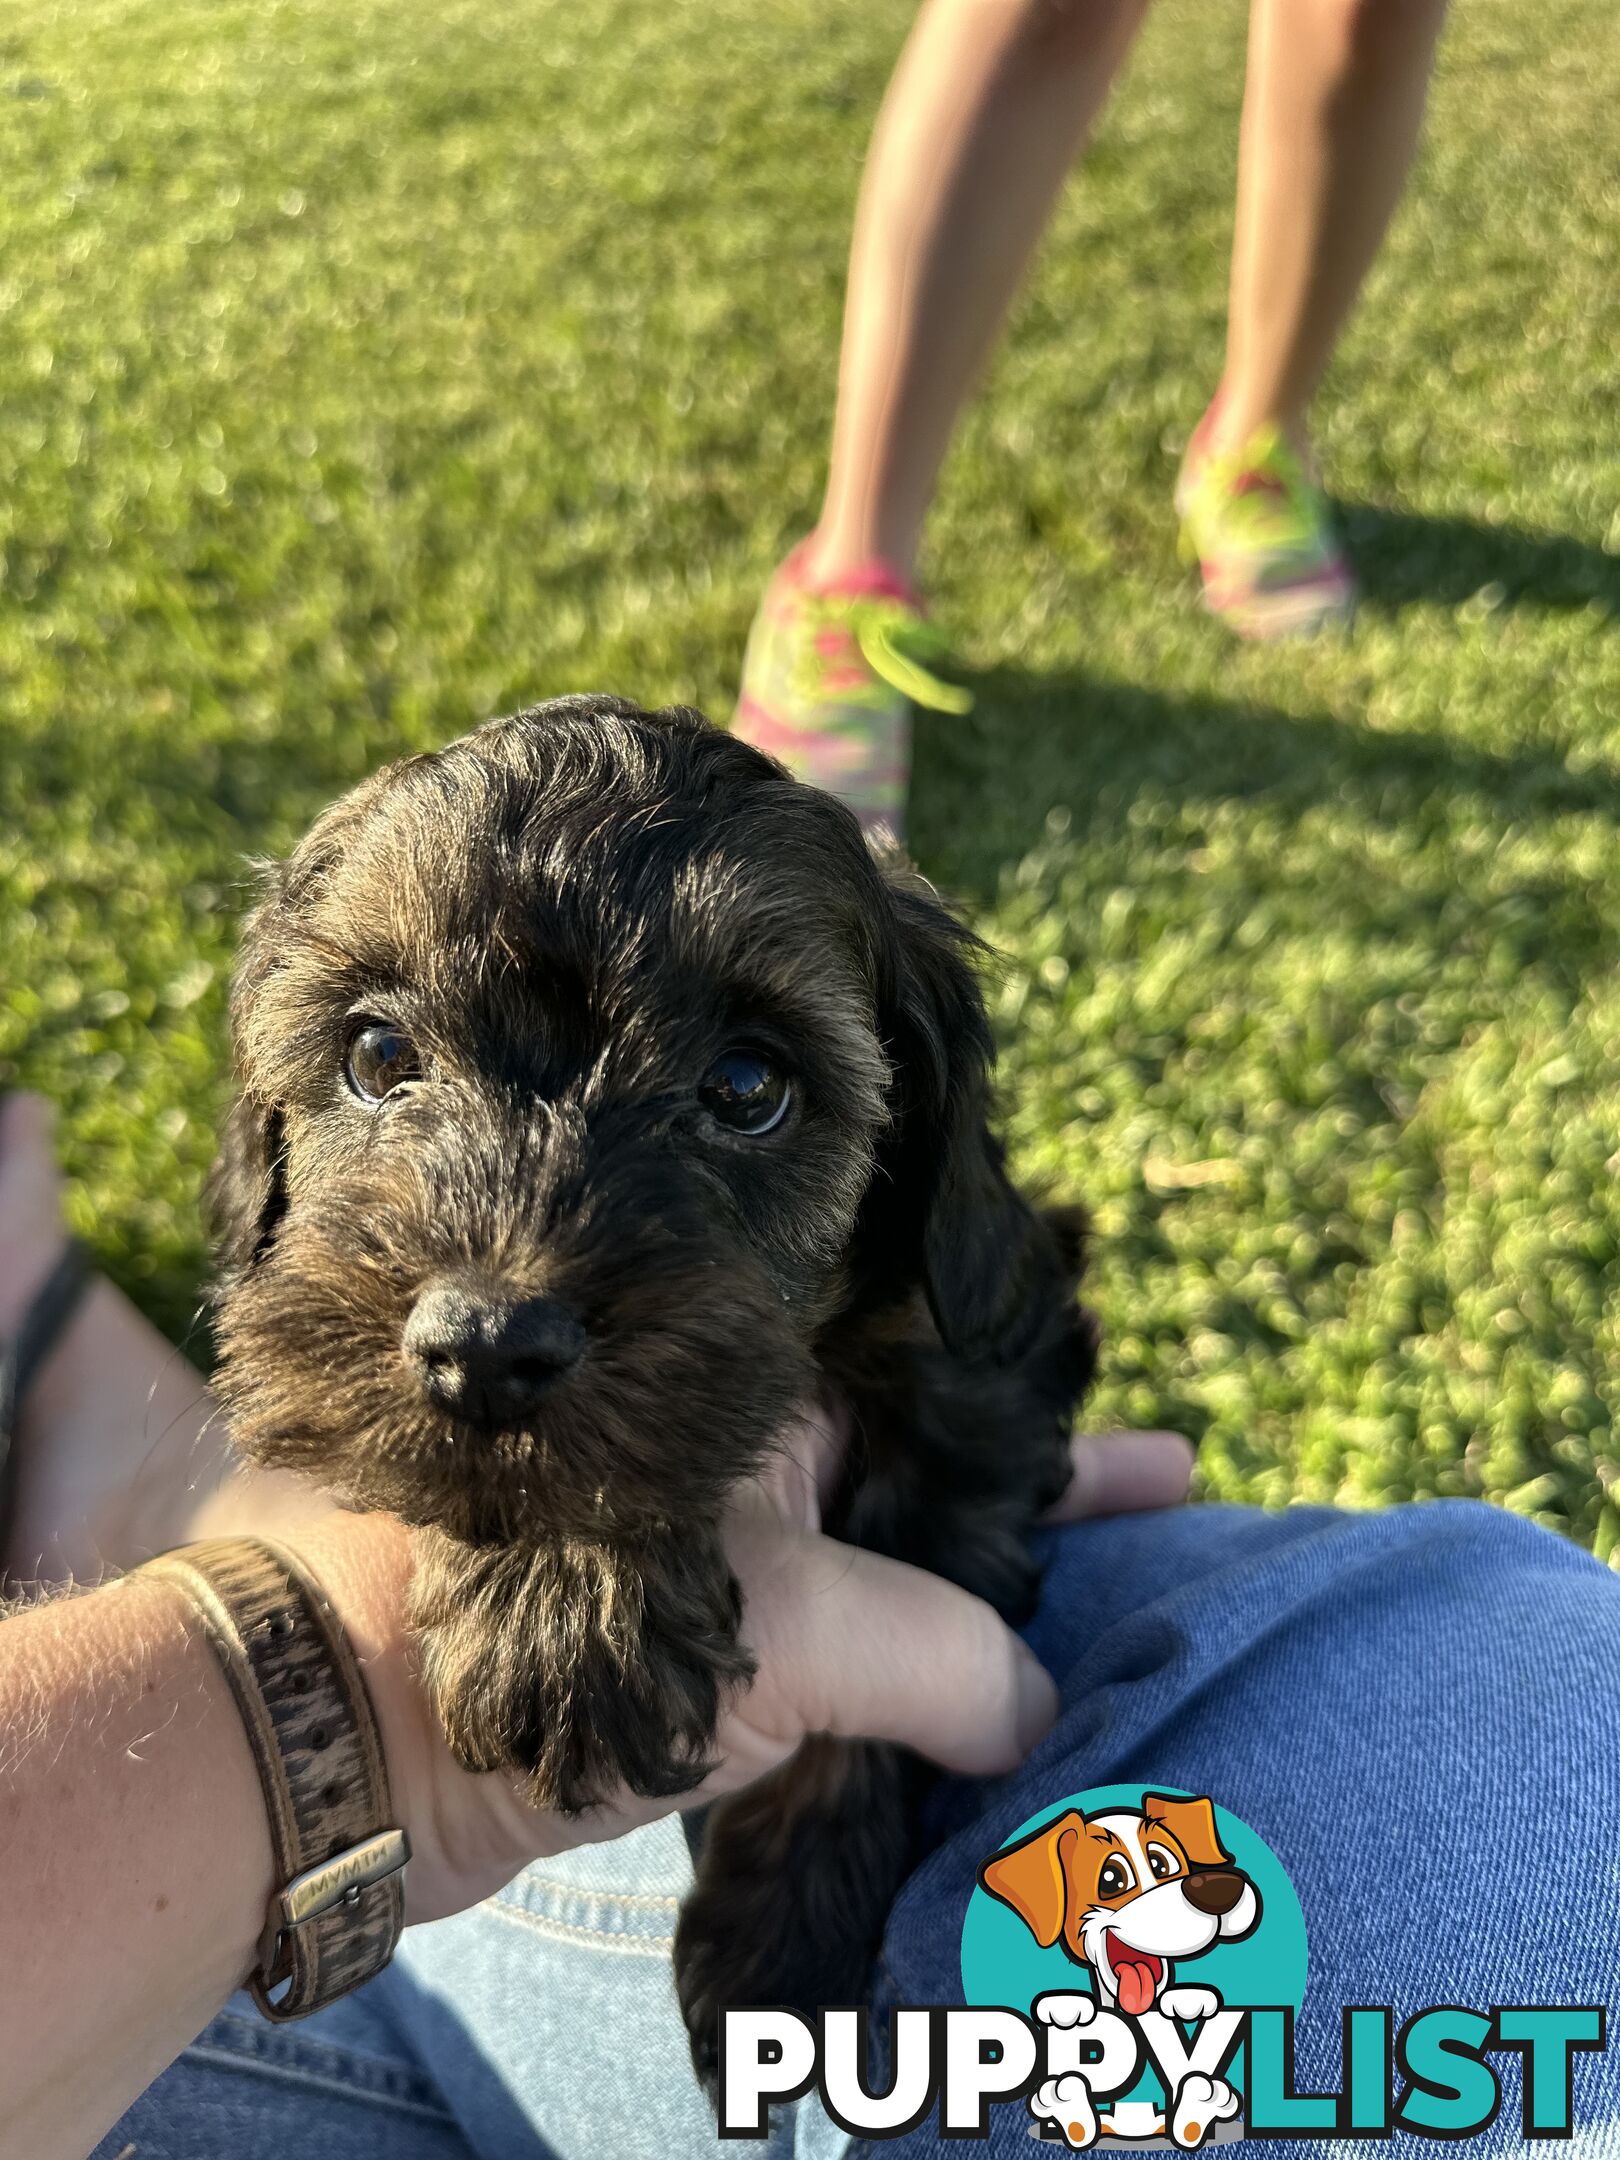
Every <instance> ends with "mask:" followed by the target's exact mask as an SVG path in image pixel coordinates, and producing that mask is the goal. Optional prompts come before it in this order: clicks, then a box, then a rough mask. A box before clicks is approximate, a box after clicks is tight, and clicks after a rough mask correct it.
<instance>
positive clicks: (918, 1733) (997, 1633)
mask: <svg viewBox="0 0 1620 2160" xmlns="http://www.w3.org/2000/svg"><path fill="white" fill-rule="evenodd" d="M802 1558H803V1563H804V1565H803V1568H802V1570H798V1569H796V1570H794V1572H795V1573H800V1574H801V1583H800V1588H799V1594H798V1595H796V1596H795V1597H794V1598H793V1599H792V1601H791V1605H790V1607H789V1610H788V1613H787V1615H786V1617H787V1621H788V1625H787V1626H786V1627H785V1628H784V1630H783V1634H784V1637H785V1638H786V1639H784V1640H783V1641H782V1642H781V1643H780V1644H779V1645H776V1646H774V1650H773V1647H772V1646H769V1645H762V1646H761V1647H762V1649H763V1650H764V1656H763V1657H762V1660H761V1664H762V1670H763V1671H769V1672H770V1673H771V1678H772V1684H773V1686H774V1687H777V1688H780V1689H781V1690H782V1691H783V1692H784V1694H785V1695H786V1697H787V1700H788V1703H789V1705H790V1707H791V1710H792V1712H793V1713H794V1715H795V1719H796V1721H797V1720H802V1729H804V1730H806V1731H811V1732H818V1731H819V1732H836V1733H842V1734H844V1735H845V1736H847V1737H855V1736H857V1735H858V1736H860V1737H862V1738H865V1739H871V1740H898V1741H900V1742H901V1743H903V1745H905V1746H906V1747H911V1748H915V1749H916V1750H917V1751H918V1753H919V1754H922V1755H926V1756H928V1757H929V1758H930V1760H931V1761H933V1762H937V1763H940V1764H942V1765H943V1766H944V1767H945V1768H946V1769H948V1770H956V1771H959V1772H961V1773H962V1774H963V1775H964V1776H968V1777H988V1776H992V1775H994V1774H996V1773H997V1772H1000V1771H1003V1770H1011V1769H1013V1768H1015V1767H1016V1765H1017V1764H1019V1763H1020V1762H1022V1761H1023V1759H1024V1757H1025V1756H1026V1755H1027V1754H1028V1753H1029V1751H1030V1749H1031V1748H1032V1747H1033V1746H1034V1744H1035V1742H1036V1741H1037V1740H1038V1739H1039V1738H1040V1737H1041V1735H1042V1734H1043V1733H1044V1732H1045V1731H1046V1729H1047V1728H1048V1726H1049V1725H1050V1724H1051V1723H1052V1721H1053V1719H1054V1718H1055V1717H1056V1715H1057V1708H1058V1698H1057V1689H1056V1688H1055V1687H1054V1685H1053V1683H1052V1681H1051V1678H1050V1677H1049V1675H1048V1674H1047V1673H1046V1671H1045V1670H1044V1668H1043V1667H1042V1666H1041V1665H1040V1664H1039V1663H1037V1661H1036V1660H1035V1658H1034V1657H1032V1656H1031V1654H1030V1653H1029V1651H1028V1650H1026V1649H1025V1648H1024V1646H1023V1644H1022V1643H1021V1642H1020V1641H1019V1640H1018V1637H1017V1636H1016V1635H1015V1634H1014V1633H1013V1632H1012V1630H1011V1629H1010V1628H1009V1627H1008V1626H1007V1625H1006V1624H1005V1622H1004V1621H1002V1620H1001V1618H1000V1617H999V1616H998V1615H997V1614H996V1613H995V1612H994V1611H993V1610H992V1608H991V1607H990V1606H988V1605H986V1604H985V1603H984V1602H983V1600H982V1599H980V1598H975V1597H970V1596H969V1595H968V1593H967V1592H966V1591H965V1590H959V1589H957V1587H956V1586H955V1584H953V1583H948V1582H945V1581H943V1580H942V1579H941V1578H940V1577H939V1576H937V1575H930V1574H928V1573H926V1572H925V1571H924V1570H923V1569H921V1568H914V1567H908V1566H906V1565H905V1563H904V1562H902V1561H899V1560H888V1559H885V1558H883V1557H882V1556H881V1555H879V1554H877V1553H869V1552H858V1551H856V1550H855V1549H854V1548H852V1547H850V1546H847V1545H838V1544H835V1543H834V1542H833V1541H832V1540H831V1539H829V1538H815V1539H812V1540H807V1541H806V1543H805V1546H804V1548H803V1551H802Z"/></svg>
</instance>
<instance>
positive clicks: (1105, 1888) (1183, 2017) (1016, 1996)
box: [962, 1786, 1306, 2152]
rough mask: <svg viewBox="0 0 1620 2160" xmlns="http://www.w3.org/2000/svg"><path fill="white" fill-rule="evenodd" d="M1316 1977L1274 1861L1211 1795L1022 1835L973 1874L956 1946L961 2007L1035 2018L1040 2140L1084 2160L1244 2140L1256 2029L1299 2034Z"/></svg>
mask: <svg viewBox="0 0 1620 2160" xmlns="http://www.w3.org/2000/svg"><path fill="white" fill-rule="evenodd" d="M1305 1960H1306V1941H1305V1921H1304V1917H1303V1915H1302V1914H1301V1912H1300V1907H1299V1900H1298V1898H1297V1897H1296V1896H1295V1895H1294V1890H1293V1885H1292V1884H1291V1883H1290V1882H1289V1880H1288V1876H1287V1874H1286V1872H1285V1871H1284V1869H1283V1867H1282V1864H1281V1862H1280V1861H1279V1860H1278V1859H1277V1857H1276V1855H1275V1854H1274V1853H1273V1852H1272V1851H1271V1850H1270V1849H1269V1847H1267V1846H1266V1845H1265V1844H1264V1843H1263V1842H1262V1840H1261V1839H1259V1838H1258V1837H1256V1836H1255V1834H1254V1832H1253V1831H1252V1830H1250V1829H1249V1828H1248V1827H1247V1825H1246V1824H1243V1823H1241V1822H1239V1821H1238V1819H1237V1818H1236V1817H1235V1816H1232V1815H1229V1814H1228V1813H1227V1812H1226V1810H1225V1809H1220V1810H1217V1808H1216V1806H1215V1804H1214V1802H1213V1801H1212V1800H1211V1799H1210V1798H1209V1796H1208V1795H1207V1794H1204V1793H1191V1794H1189V1793H1172V1792H1159V1791H1154V1790H1152V1789H1151V1788H1148V1789H1143V1788H1141V1787H1136V1786H1107V1787H1102V1788H1098V1789H1096V1790H1094V1791H1091V1792H1087V1793H1081V1794H1078V1795H1077V1796H1076V1797H1075V1798H1074V1799H1072V1800H1068V1801H1064V1802H1062V1803H1061V1804H1060V1805H1058V1806H1057V1807H1055V1808H1051V1809H1048V1810H1047V1811H1046V1812H1045V1813H1043V1814H1041V1815H1039V1816H1036V1817H1035V1818H1034V1820H1033V1821H1032V1822H1030V1823H1027V1824H1025V1825H1024V1827H1023V1828H1022V1829H1021V1830H1019V1831H1018V1832H1016V1833H1015V1834H1014V1836H1013V1837H1012V1838H1011V1839H1009V1841H1008V1842H1007V1843H1006V1844H1005V1845H1003V1846H1002V1847H1001V1849H1000V1850H999V1851H998V1852H995V1853H993V1854H991V1856H990V1857H989V1858H988V1859H987V1860H986V1861H985V1862H984V1864H983V1866H982V1867H981V1868H980V1869H979V1887H978V1889H977V1891H976V1892H975V1893H974V1896H973V1900H972V1902H971V1904H970V1905H969V1908H968V1914H967V1921H966V1924H965V1926H964V1928H963V1932H962V1986H963V1993H964V1994H965V1995H966V1997H967V1999H968V2001H969V2002H974V2003H992V2002H993V2003H1003V2004H1006V2005H1008V2006H1015V2007H1019V2008H1023V2007H1024V2006H1026V2005H1027V2007H1028V2010H1029V2014H1030V2017H1031V2019H1032V2020H1033V2022H1034V2023H1035V2024H1036V2025H1037V2026H1038V2027H1040V2028H1042V2029H1043V2038H1044V2042H1045V2045H1044V2050H1043V2056H1042V2067H1043V2071H1044V2073H1045V2074H1044V2075H1043V2076H1042V2078H1041V2080H1040V2082H1039V2084H1038V2085H1037V2086H1036V2087H1035V2089H1034V2090H1033V2091H1032V2092H1030V2093H1029V2094H1028V2096H1027V2099H1026V2103H1025V2104H1026V2106H1027V2108H1028V2110H1029V2113H1030V2115H1031V2117H1032V2118H1033V2121H1032V2124H1031V2130H1032V2134H1033V2135H1036V2136H1039V2137H1044V2138H1047V2139H1051V2140H1055V2141H1060V2142H1061V2143H1063V2144H1064V2145H1067V2146H1068V2147H1069V2149H1070V2150H1071V2151H1076V2152H1085V2151H1089V2150H1090V2149H1091V2148H1092V2147H1093V2146H1094V2145H1098V2144H1101V2143H1104V2142H1105V2141H1106V2143H1107V2145H1108V2146H1109V2147H1111V2148H1113V2147H1120V2146H1127V2147H1133V2148H1140V2149H1144V2150H1152V2149H1155V2148H1159V2149H1172V2148H1173V2149H1179V2150H1181V2151H1184V2152H1187V2151H1195V2150H1197V2149H1198V2148H1199V2147H1200V2146H1203V2145H1221V2144H1231V2143H1234V2142H1235V2141H1236V2140H1237V2139H1239V2138H1241V2137H1243V2136H1244V2135H1245V2134H1246V2123H1245V2118H1244V2113H1243V2108H1244V2089H1245V2085H1246V2083H1247V2082H1248V2078H1247V2064H1246V2060H1245V2053H1244V2040H1245V2037H1246V2033H1245V2026H1246V2018H1245V2013H1246V2012H1251V2011H1254V2010H1259V2009H1267V2010H1276V2011H1280V2012H1283V2013H1285V2014H1286V2015H1287V2017H1288V2018H1289V2020H1290V2021H1291V2020H1292V2018H1293V2017H1294V2016H1295V2015H1296V2014H1297V2012H1298V2010H1299V2008H1300V2004H1301V2002H1302V1999H1303V1997H1304V1992H1305ZM1290 2030H1291V2023H1290Z"/></svg>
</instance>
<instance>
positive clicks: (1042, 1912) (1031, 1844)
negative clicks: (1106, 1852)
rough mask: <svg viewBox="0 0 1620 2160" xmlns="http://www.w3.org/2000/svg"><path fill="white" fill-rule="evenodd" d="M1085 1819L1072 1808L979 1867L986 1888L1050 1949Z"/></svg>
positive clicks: (1060, 1925) (1060, 1920) (1065, 1906)
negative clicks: (1071, 1862)
mask: <svg viewBox="0 0 1620 2160" xmlns="http://www.w3.org/2000/svg"><path fill="white" fill-rule="evenodd" d="M1085 1820H1086V1818H1085V1817H1084V1816H1083V1815H1082V1814H1080V1813H1079V1812H1078V1811H1077V1810H1076V1809H1074V1808H1070V1810H1069V1812H1068V1813H1067V1814H1066V1815H1060V1816H1059V1817H1058V1819H1057V1821H1056V1822H1052V1823H1048V1824H1047V1825H1046V1826H1045V1828H1044V1829H1041V1830H1037V1831H1035V1833H1034V1834H1033V1835H1032V1836H1030V1837H1027V1838H1024V1839H1022V1840H1021V1841H1020V1842H1019V1843H1018V1844H1016V1845H1009V1846H1008V1847H1007V1848H1006V1850H1005V1851H1003V1852H998V1853H997V1854H996V1855H995V1856H994V1858H993V1859H990V1860H987V1861H986V1862H985V1863H984V1866H983V1867H982V1868H980V1870H979V1881H980V1884H981V1885H982V1886H983V1888H984V1889H986V1890H988V1891H989V1893H990V1895H991V1896H992V1897H993V1898H999V1899H1000V1900H1001V1902H1002V1904H1003V1905H1010V1906H1011V1907H1012V1909H1013V1911H1014V1912H1015V1913H1017V1915H1018V1917H1019V1919H1020V1920H1022V1921H1023V1923H1024V1925H1025V1927H1027V1928H1028V1929H1029V1932H1030V1933H1031V1934H1032V1935H1033V1936H1034V1938H1035V1940H1036V1941H1037V1942H1038V1943H1039V1944H1040V1946H1041V1948H1042V1949H1043V1950H1050V1949H1051V1947H1052V1945H1053V1944H1054V1943H1055V1942H1056V1941H1057V1939H1058V1937H1059V1936H1060V1935H1061V1934H1062V1933H1063V1915H1064V1913H1065V1912H1066V1911H1067V1909H1068V1899H1069V1883H1068V1868H1069V1864H1070V1859H1071V1856H1072V1854H1073V1852H1074V1849H1075V1846H1076V1845H1077V1844H1078V1842H1079V1838H1080V1832H1081V1830H1082V1829H1083V1828H1084V1826H1085Z"/></svg>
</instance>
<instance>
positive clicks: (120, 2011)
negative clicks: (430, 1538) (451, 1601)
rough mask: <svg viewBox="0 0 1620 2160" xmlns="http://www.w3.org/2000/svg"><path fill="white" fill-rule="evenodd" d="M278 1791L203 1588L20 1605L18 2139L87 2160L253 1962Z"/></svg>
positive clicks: (5, 1670) (2, 2030)
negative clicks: (239, 1699) (236, 1698)
mask: <svg viewBox="0 0 1620 2160" xmlns="http://www.w3.org/2000/svg"><path fill="white" fill-rule="evenodd" d="M270 1878H271V1852H270V1839H269V1832H268V1828H267V1825H266V1819H265V1808H264V1801H263V1798H262V1797H261V1794H260V1790H259V1783H258V1777H257V1773H256V1771H255V1769H254V1764H253V1758H252V1755H251V1754H250V1752H249V1748H248V1743H247V1738H246V1735H245V1734H244V1732H243V1729H242V1725H241V1720H240V1718H239V1716H238V1714H237V1710H236V1707H235V1704H234V1703H233V1701H232V1699H231V1695H230V1690H229V1688H228V1686H227V1684H226V1681H225V1678H224V1676H223V1674H222V1673H221V1671H220V1669H219V1667H218V1665H217V1663H216V1662H215V1659H214V1656H213V1653H212V1651H211V1650H210V1649H209V1647H208V1644H207V1642H206V1640H205V1638H204V1636H203V1633H202V1629H201V1626H200V1624H199V1623H198V1621H197V1620H196V1618H195V1616H194V1615H193V1613H192V1612H191V1609H190V1607H189V1606H188V1604H187V1602H186V1600H185V1598H184V1597H183V1596H182V1595H181V1594H180V1593H179V1592H178V1591H176V1590H174V1589H173V1588H171V1587H169V1586H167V1585H165V1584H162V1583H156V1582H148V1581H146V1580H144V1579H142V1578H140V1577H138V1576H137V1577H133V1578H130V1579H127V1580H125V1581H123V1582H119V1583H115V1584H111V1585H109V1586H108V1587H107V1588H105V1589H102V1590H97V1591H95V1592H93V1593H91V1594H89V1595H87V1596H83V1597H75V1598H69V1599H62V1600H58V1601H56V1602H54V1603H50V1604H46V1605H43V1606H39V1607H37V1608H35V1609H33V1610H31V1611H27V1612H23V1613H19V1614H15V1615H13V1616H12V1617H11V1618H9V1619H6V1620H4V1621H0V2094H3V2095H4V2096H5V2099H4V2109H3V2112H0V2156H3V2160H13V2156H14V2155H16V2156H19V2160H20V2156H21V2155H24V2154H26V2155H27V2156H28V2160H57V2156H61V2160H83V2155H84V2154H85V2153H86V2152H88V2151H89V2150H90V2149H91V2147H92V2146H93V2145H94V2144H95V2143H96V2141H97V2140H98V2139H99V2138H100V2137H101V2136H102V2135H103V2133H104V2132H105V2131H106V2130H107V2129H109V2128H110V2127H111V2125H112V2124H113V2123H114V2122H116V2120H117V2119H118V2117H119V2115H120V2114H121V2113H122V2112H123V2110H124V2109H125V2108H126V2107H127V2106H128V2105H129V2104H130V2103H131V2102H132V2101H133V2100H134V2099H135V2098H136V2097H137V2096H138V2095H139V2094H140V2093H141V2092H142V2091H143V2090H144V2089H145V2087H146V2086H147V2085H148V2084H149V2083H150V2082H151V2080H152V2079H153V2078H154V2077H156V2076H157V2074H158V2072H159V2071H160V2070H161V2069H163V2067H164V2066H165V2065H166V2064H167V2063H168V2062H169V2061H171V2060H172V2059H173V2057H174V2056H175V2055H177V2054H178V2053H179V2052H180V2050H181V2049H182V2048H183V2047H185V2046H186V2045H187V2044H188V2042H189V2041H191V2040H192V2039H193V2038H194V2037H195V2035H196V2034H197V2033H198V2032H199V2031H200V2030H201V2028H202V2027H203V2026H204V2025H205V2024H206V2023H207V2021H208V2019H209V2018H210V2017H211V2016H212V2015H213V2013H214V2012H215V2011H216V2010H217V2009H218V2008H219V2006H220V2004H221V2003H222V2002H223V2001H224V2000H225V1998H226V1997H227V1996H228V1995H229V1994H230V1992H231V1990H232V1989H233V1988H234V1987H236V1986H237V1985H238V1984H239V1982H240V1981H241V1980H242V1979H243V1978H244V1977H245V1975H246V1974H247V1972H248V1971H249V1969H250V1967H251V1966H252V1964H253V1962H254V1956H255V1946H256V1942H257V1937H258V1933H259V1930H260V1928H261V1927H262V1925H263V1921H264V1914H265V1910H266V1906H267V1903H268V1899H269V1895H270V1891H271V1879H270Z"/></svg>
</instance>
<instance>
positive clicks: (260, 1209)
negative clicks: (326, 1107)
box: [204, 1093, 287, 1275]
mask: <svg viewBox="0 0 1620 2160" xmlns="http://www.w3.org/2000/svg"><path fill="white" fill-rule="evenodd" d="M282 1146H283V1138H282V1130H281V1113H280V1111H279V1110H274V1109H266V1108H265V1107H264V1106H263V1105H262V1104H260V1103H257V1102H255V1101H254V1100H253V1098H252V1097H251V1096H250V1095H248V1094H246V1093H243V1094H241V1095H238V1096H237V1098H236V1100H235V1102H234V1103H232V1105H231V1107H230V1109H229V1111H228V1112H227V1113H226V1117H225V1124H224V1128H223V1130H222V1131H221V1133H220V1137H219V1153H218V1155H217V1156H216V1157H215V1159H214V1167H213V1169H212V1170H211V1171H210V1172H209V1173H208V1186H207V1191H206V1193H205V1195H204V1206H205V1209H206V1212H207V1217H208V1224H209V1228H210V1230H211V1232H212V1234H213V1239H214V1248H215V1255H216V1258H217V1261H218V1264H219V1267H220V1270H221V1272H222V1273H224V1274H227V1275H234V1274H239V1273H241V1272H242V1271H243V1270H244V1269H246V1268H250V1267H251V1266H252V1265H253V1263H254V1261H255V1260H257V1259H258V1258H259V1257H260V1255H261V1254H262V1253H263V1252H264V1251H265V1250H266V1248H267V1247H268V1246H269V1244H270V1242H271V1240H272V1239H273V1238H274V1236H275V1234H276V1224H277V1223H278V1222H279V1221H280V1219H281V1216H282V1214H283V1213H284V1211H285V1209H286V1205H287V1191H286V1183H285V1179H284V1176H283V1171H282Z"/></svg>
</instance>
